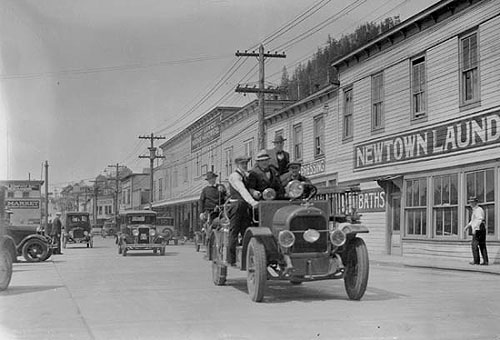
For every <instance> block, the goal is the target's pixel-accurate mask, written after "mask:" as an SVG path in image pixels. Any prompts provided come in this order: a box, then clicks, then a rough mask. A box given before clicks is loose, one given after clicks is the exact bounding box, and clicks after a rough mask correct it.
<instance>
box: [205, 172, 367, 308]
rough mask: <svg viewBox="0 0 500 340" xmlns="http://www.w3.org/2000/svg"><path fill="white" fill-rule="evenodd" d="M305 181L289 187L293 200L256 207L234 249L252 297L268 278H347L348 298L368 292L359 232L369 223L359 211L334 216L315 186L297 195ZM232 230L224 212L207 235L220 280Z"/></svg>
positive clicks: (343, 196)
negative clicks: (308, 192) (361, 219)
mask: <svg viewBox="0 0 500 340" xmlns="http://www.w3.org/2000/svg"><path fill="white" fill-rule="evenodd" d="M305 187H306V184H305V183H300V182H296V183H294V184H292V185H290V187H289V188H288V190H287V192H288V195H289V197H290V198H292V200H290V201H285V200H282V201H261V202H259V205H258V207H257V209H255V210H254V211H253V213H254V225H253V226H252V227H249V228H248V229H247V230H246V232H245V235H244V237H243V239H242V243H241V244H242V245H241V246H238V247H237V250H236V254H237V260H236V262H237V263H236V265H237V267H238V268H239V269H240V270H242V271H246V272H247V288H248V293H249V295H250V298H251V300H252V301H255V302H261V301H262V300H263V297H264V293H265V287H266V282H267V281H268V280H287V281H289V282H290V283H292V284H301V283H303V282H309V281H317V280H334V279H344V286H345V289H346V292H347V295H348V297H349V298H350V299H352V300H359V299H361V297H362V296H363V295H364V293H365V290H366V286H367V282H368V271H369V263H368V251H367V248H366V245H365V243H364V241H363V240H362V239H361V238H359V237H357V234H358V233H367V232H368V229H367V228H366V227H365V226H363V225H361V224H360V222H359V220H358V219H357V215H356V214H355V213H354V214H352V215H338V216H335V215H332V216H330V214H329V213H330V201H321V200H317V201H312V200H311V198H312V196H314V193H315V192H316V190H315V189H314V191H313V194H311V195H310V196H309V197H308V198H307V199H304V200H294V198H299V197H301V196H302V194H303V193H304V190H305ZM264 196H268V195H264ZM268 197H270V198H272V195H269V196H268ZM336 202H342V203H343V204H348V202H349V195H348V192H339V193H338V197H336ZM352 203H354V202H351V204H352ZM352 206H354V204H352ZM226 216H227V215H226ZM257 217H258V218H257ZM228 233H229V221H228V220H227V218H225V219H223V220H221V223H220V225H219V226H217V227H216V228H213V230H212V233H211V235H210V239H209V250H210V251H209V259H210V260H211V261H212V279H213V282H214V283H215V284H216V285H223V284H225V282H226V276H227V266H228V262H227V253H228Z"/></svg>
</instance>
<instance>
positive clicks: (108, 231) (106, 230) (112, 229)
mask: <svg viewBox="0 0 500 340" xmlns="http://www.w3.org/2000/svg"><path fill="white" fill-rule="evenodd" d="M116 231H117V226H116V222H115V221H114V219H109V220H106V221H105V222H104V225H103V226H102V236H103V237H106V236H116Z"/></svg>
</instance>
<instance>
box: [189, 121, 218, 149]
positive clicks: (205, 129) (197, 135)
mask: <svg viewBox="0 0 500 340" xmlns="http://www.w3.org/2000/svg"><path fill="white" fill-rule="evenodd" d="M219 122H220V116H219V115H217V116H215V117H214V118H212V119H211V120H209V121H208V122H206V123H203V125H202V126H201V127H200V128H199V129H197V130H195V131H194V132H193V133H192V134H191V152H193V151H196V150H198V149H199V148H201V147H202V146H204V145H207V144H209V143H210V142H213V141H214V140H216V139H217V138H219V137H220V124H219Z"/></svg>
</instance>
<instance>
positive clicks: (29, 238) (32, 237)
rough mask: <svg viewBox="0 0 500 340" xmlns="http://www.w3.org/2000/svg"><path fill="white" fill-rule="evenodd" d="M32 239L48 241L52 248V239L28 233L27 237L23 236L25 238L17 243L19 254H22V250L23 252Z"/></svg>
mask: <svg viewBox="0 0 500 340" xmlns="http://www.w3.org/2000/svg"><path fill="white" fill-rule="evenodd" d="M32 239H38V240H40V241H42V242H44V243H46V244H47V246H48V247H49V248H50V241H49V240H48V239H47V238H46V237H45V236H42V235H37V234H32V235H28V236H26V237H25V238H23V240H22V241H21V242H19V244H18V245H17V253H18V254H19V255H21V252H22V250H23V247H24V245H25V244H26V242H28V241H29V240H32Z"/></svg>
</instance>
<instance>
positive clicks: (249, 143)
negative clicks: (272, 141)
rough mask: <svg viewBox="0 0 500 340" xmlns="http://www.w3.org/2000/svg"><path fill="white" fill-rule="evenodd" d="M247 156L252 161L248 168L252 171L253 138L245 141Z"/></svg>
mask: <svg viewBox="0 0 500 340" xmlns="http://www.w3.org/2000/svg"><path fill="white" fill-rule="evenodd" d="M244 144H245V156H247V157H250V161H249V162H248V168H249V169H251V168H252V167H253V153H254V150H253V138H251V139H249V140H247V141H245V143H244Z"/></svg>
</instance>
